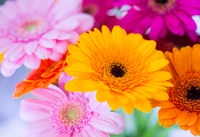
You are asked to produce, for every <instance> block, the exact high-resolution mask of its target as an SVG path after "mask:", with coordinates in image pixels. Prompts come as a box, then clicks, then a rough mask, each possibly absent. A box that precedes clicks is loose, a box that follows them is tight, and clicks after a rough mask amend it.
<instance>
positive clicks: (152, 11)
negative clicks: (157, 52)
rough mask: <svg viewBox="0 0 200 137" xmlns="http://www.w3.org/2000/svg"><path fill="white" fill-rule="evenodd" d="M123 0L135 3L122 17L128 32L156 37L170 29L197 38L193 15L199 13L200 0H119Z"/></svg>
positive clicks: (164, 34)
mask: <svg viewBox="0 0 200 137" xmlns="http://www.w3.org/2000/svg"><path fill="white" fill-rule="evenodd" d="M120 3H121V5H123V4H130V5H132V6H133V8H131V9H130V10H129V11H128V14H127V15H126V16H125V17H124V18H123V19H122V20H121V21H122V26H123V27H124V28H125V29H127V30H128V31H129V32H130V31H132V32H135V33H141V34H145V33H146V34H148V35H149V37H150V39H154V40H157V39H158V38H160V37H164V36H166V34H167V32H168V31H170V32H172V33H173V34H175V35H179V36H182V35H184V34H187V35H188V36H189V37H190V38H191V39H192V40H193V41H196V40H197V34H196V32H195V30H196V28H197V26H196V24H195V22H194V20H193V19H192V16H193V15H200V2H199V0H120Z"/></svg>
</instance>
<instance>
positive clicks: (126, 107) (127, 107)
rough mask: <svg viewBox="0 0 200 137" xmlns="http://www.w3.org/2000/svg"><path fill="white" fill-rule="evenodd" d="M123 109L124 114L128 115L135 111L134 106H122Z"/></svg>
mask: <svg viewBox="0 0 200 137" xmlns="http://www.w3.org/2000/svg"><path fill="white" fill-rule="evenodd" d="M122 109H123V110H124V112H125V113H126V114H132V113H133V111H134V106H133V105H131V104H128V105H122Z"/></svg>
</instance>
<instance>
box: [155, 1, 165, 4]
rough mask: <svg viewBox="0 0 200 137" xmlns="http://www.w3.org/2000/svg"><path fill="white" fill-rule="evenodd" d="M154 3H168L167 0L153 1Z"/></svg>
mask: <svg viewBox="0 0 200 137" xmlns="http://www.w3.org/2000/svg"><path fill="white" fill-rule="evenodd" d="M155 1H156V3H159V4H166V3H167V2H168V0H155Z"/></svg>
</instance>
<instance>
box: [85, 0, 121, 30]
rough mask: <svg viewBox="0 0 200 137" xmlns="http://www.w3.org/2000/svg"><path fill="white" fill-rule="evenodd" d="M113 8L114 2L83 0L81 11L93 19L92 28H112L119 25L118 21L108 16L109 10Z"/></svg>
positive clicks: (110, 0)
mask: <svg viewBox="0 0 200 137" xmlns="http://www.w3.org/2000/svg"><path fill="white" fill-rule="evenodd" d="M114 6H115V0H83V11H84V12H85V13H88V14H90V15H92V16H94V18H95V24H94V27H97V28H101V26H102V25H107V26H108V27H109V28H112V27H113V26H114V25H118V24H119V20H118V19H117V18H116V17H115V16H114V15H112V16H111V15H109V14H108V12H109V10H111V9H113V8H114Z"/></svg>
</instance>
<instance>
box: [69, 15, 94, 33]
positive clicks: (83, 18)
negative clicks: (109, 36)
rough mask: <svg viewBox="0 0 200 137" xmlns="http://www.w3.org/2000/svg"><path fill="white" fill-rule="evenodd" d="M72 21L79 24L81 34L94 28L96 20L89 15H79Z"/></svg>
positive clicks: (78, 29)
mask: <svg viewBox="0 0 200 137" xmlns="http://www.w3.org/2000/svg"><path fill="white" fill-rule="evenodd" d="M72 19H76V20H77V21H78V22H79V24H80V25H79V26H78V28H77V29H76V30H77V31H78V32H79V33H82V32H85V31H88V30H89V29H91V28H92V27H93V26H94V18H93V17H92V16H90V15H88V14H84V13H79V14H77V15H75V16H73V17H72Z"/></svg>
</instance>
